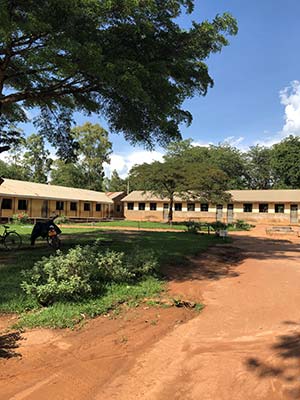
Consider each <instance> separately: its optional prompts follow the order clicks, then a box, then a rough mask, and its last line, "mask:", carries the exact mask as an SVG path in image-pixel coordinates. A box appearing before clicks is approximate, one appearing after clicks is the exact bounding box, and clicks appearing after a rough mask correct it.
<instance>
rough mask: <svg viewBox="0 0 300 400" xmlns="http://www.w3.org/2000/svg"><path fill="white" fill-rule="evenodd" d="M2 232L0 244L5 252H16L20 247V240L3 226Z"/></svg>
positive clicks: (19, 237)
mask: <svg viewBox="0 0 300 400" xmlns="http://www.w3.org/2000/svg"><path fill="white" fill-rule="evenodd" d="M3 228H4V232H3V234H2V235H1V234H0V242H1V243H2V244H3V245H4V247H5V248H6V250H18V249H19V248H20V247H21V245H22V238H21V236H20V235H19V234H18V233H17V232H16V231H9V226H7V225H3Z"/></svg>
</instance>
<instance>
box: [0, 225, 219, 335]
mask: <svg viewBox="0 0 300 400" xmlns="http://www.w3.org/2000/svg"><path fill="white" fill-rule="evenodd" d="M13 228H15V229H16V230H17V231H18V233H20V234H21V235H22V239H23V247H22V249H20V250H19V251H17V252H15V253H9V252H7V251H4V250H2V249H0V313H1V312H2V313H10V312H14V313H19V314H20V315H21V318H20V322H19V326H29V327H33V326H47V327H61V328H63V327H72V326H74V325H75V324H77V323H78V322H80V321H81V320H83V319H85V318H86V317H94V316H96V315H99V314H102V313H105V312H107V311H108V310H111V309H113V308H116V307H117V306H118V305H119V304H121V303H124V302H126V303H128V304H129V305H130V304H132V305H136V304H137V303H138V302H139V301H140V300H141V299H142V298H145V297H153V296H156V295H158V294H159V293H160V292H161V291H163V289H164V285H165V283H164V280H163V279H162V278H159V277H148V278H146V279H145V280H143V281H141V282H137V283H135V284H128V283H124V284H118V285H117V284H113V285H107V287H106V289H105V292H104V293H103V295H102V296H99V297H93V298H90V299H88V300H84V301H80V302H76V303H70V302H65V303H62V302H60V303H55V304H54V305H52V306H49V307H46V308H43V307H40V306H39V305H38V304H37V303H36V302H35V301H34V300H33V299H32V298H29V297H28V296H26V295H25V294H24V293H23V292H22V290H21V289H20V283H21V282H22V279H23V278H22V274H21V271H22V270H25V269H30V268H32V266H33V264H34V263H35V262H36V261H37V260H39V259H41V257H43V256H49V255H50V254H53V250H52V249H51V248H49V247H48V246H47V244H46V242H45V241H38V242H37V245H36V247H34V248H31V247H30V245H29V237H30V232H31V229H32V227H31V226H15V227H13V226H12V229H13ZM61 239H62V243H63V249H62V251H66V250H67V249H68V248H70V247H72V246H74V245H76V244H88V243H92V242H93V241H94V240H95V239H100V240H101V243H102V246H103V249H106V248H110V249H113V250H116V251H123V252H125V253H130V252H133V251H134V249H135V248H136V247H137V246H138V247H140V248H143V249H153V250H155V252H156V254H157V257H158V259H159V262H160V264H164V263H174V262H176V263H182V265H183V268H184V260H185V257H186V256H189V255H195V254H198V253H200V252H201V251H204V250H205V249H207V248H208V246H210V245H212V244H214V243H218V242H219V241H220V239H218V238H216V237H214V236H213V235H211V236H208V235H194V234H189V233H186V232H132V233H124V232H122V231H116V232H106V231H105V230H101V229H100V228H99V230H98V229H95V228H92V229H88V228H86V229H82V228H75V229H74V228H67V229H65V228H64V229H63V234H62V237H61Z"/></svg>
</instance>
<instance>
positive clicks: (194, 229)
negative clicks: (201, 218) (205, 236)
mask: <svg viewBox="0 0 300 400" xmlns="http://www.w3.org/2000/svg"><path fill="white" fill-rule="evenodd" d="M185 225H186V228H187V232H189V233H198V232H199V231H200V230H201V224H200V223H199V222H195V221H188V222H186V223H185Z"/></svg>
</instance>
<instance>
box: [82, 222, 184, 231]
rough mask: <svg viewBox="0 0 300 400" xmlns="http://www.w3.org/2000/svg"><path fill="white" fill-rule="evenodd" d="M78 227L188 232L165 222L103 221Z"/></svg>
mask: <svg viewBox="0 0 300 400" xmlns="http://www.w3.org/2000/svg"><path fill="white" fill-rule="evenodd" d="M78 225H83V226H87V225H91V226H101V227H110V226H113V227H115V226H117V227H122V228H123V227H124V228H126V227H127V228H138V229H143V228H144V229H145V228H146V229H178V230H186V226H185V225H183V224H179V223H173V224H172V225H169V224H167V223H163V222H150V221H126V220H119V221H101V222H87V223H79V224H78Z"/></svg>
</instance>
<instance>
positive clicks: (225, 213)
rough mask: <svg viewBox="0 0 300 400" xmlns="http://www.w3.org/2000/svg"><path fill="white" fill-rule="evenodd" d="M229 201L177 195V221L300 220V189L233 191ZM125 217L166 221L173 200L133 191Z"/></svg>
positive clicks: (125, 208) (263, 221) (175, 200)
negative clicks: (193, 198) (216, 201)
mask: <svg viewBox="0 0 300 400" xmlns="http://www.w3.org/2000/svg"><path fill="white" fill-rule="evenodd" d="M229 193H230V194H231V200H230V203H228V204H208V203H204V202H200V201H197V200H196V201H195V200H190V201H187V200H185V199H182V198H180V197H179V196H175V199H174V208H173V220H174V221H192V220H193V221H205V222H213V221H216V220H217V221H222V222H225V223H231V222H234V221H236V220H244V221H247V222H249V223H254V224H259V223H261V224H279V225H290V224H298V223H299V216H300V215H299V210H300V190H288V189H287V190H231V191H230V192H229ZM122 202H123V203H124V216H125V219H127V220H132V221H166V220H167V219H168V213H169V200H168V199H167V198H160V197H158V196H154V195H153V194H151V193H150V192H143V191H133V192H131V193H129V194H128V195H127V196H126V197H124V198H123V199H122Z"/></svg>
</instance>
